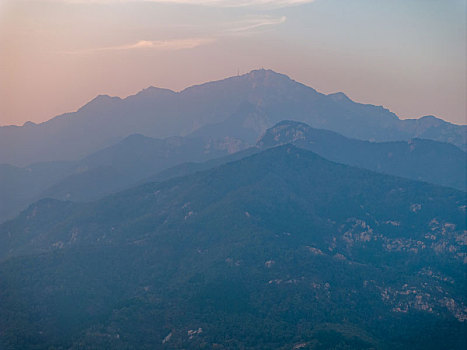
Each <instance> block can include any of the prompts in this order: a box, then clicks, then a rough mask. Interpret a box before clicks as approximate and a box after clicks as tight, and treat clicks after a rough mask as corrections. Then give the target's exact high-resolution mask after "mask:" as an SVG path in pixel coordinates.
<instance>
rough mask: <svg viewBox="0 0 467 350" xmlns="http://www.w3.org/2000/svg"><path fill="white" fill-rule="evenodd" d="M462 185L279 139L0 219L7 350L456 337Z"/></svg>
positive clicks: (436, 345)
mask: <svg viewBox="0 0 467 350" xmlns="http://www.w3.org/2000/svg"><path fill="white" fill-rule="evenodd" d="M465 205H466V203H465V193H463V192H459V191H456V190H452V189H449V188H443V187H437V186H433V185H429V184H426V183H421V182H416V181H410V180H405V179H401V178H397V177H391V176H387V175H382V174H377V173H373V172H370V171H367V170H362V169H358V168H352V167H349V166H345V165H341V164H336V163H333V162H330V161H327V160H325V159H323V158H321V157H319V156H317V155H316V154H314V153H311V152H309V151H306V150H301V149H297V148H295V147H293V146H289V145H287V146H282V147H276V148H273V149H269V150H266V151H264V152H261V153H259V154H255V155H252V156H250V157H246V158H244V159H241V160H238V161H235V162H231V163H228V164H225V165H221V166H219V167H216V168H214V169H211V170H208V171H204V172H199V173H195V174H193V175H189V176H186V177H180V178H175V179H171V180H168V181H166V182H162V183H158V184H156V183H151V184H146V185H143V186H140V187H137V188H134V189H131V190H128V191H125V192H122V193H119V194H116V195H112V196H109V197H106V198H104V199H102V200H99V201H97V202H94V203H88V204H74V203H71V202H60V201H56V200H43V201H41V202H38V203H35V204H34V205H32V206H31V207H29V208H28V210H26V211H24V212H23V213H22V214H21V215H20V216H19V217H18V218H16V219H15V220H13V221H10V222H7V223H5V224H3V225H1V226H0V247H1V248H0V249H1V251H0V257H1V259H2V262H1V264H0V283H1V286H0V293H1V294H0V309H1V310H2V313H0V337H1V339H2V341H3V344H4V345H5V347H6V348H15V347H16V348H18V347H20V348H24V349H33V348H48V347H52V346H53V347H55V348H64V349H65V348H66V349H68V348H72V349H83V348H84V349H98V348H113V349H154V348H156V349H157V348H162V349H164V348H167V349H170V348H175V349H182V348H209V349H210V348H219V349H222V348H224V349H244V348H249V349H271V348H277V349H291V348H294V347H295V348H296V349H300V348H302V349H306V348H308V349H329V348H334V349H364V348H367V349H374V348H378V349H379V348H381V349H406V348H413V349H427V348H432V349H446V348H448V349H462V348H463V347H464V346H465V335H466V333H465V332H466V327H465V320H466V315H467V310H466V300H465V293H464V291H465V287H466V276H465V264H466V257H467V252H466V241H465V239H466V238H465V228H466V227H465Z"/></svg>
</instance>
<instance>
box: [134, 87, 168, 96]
mask: <svg viewBox="0 0 467 350" xmlns="http://www.w3.org/2000/svg"><path fill="white" fill-rule="evenodd" d="M174 94H176V92H175V91H172V90H170V89H164V88H159V87H155V86H148V87H147V88H145V89H143V90H141V91H140V92H138V93H137V94H136V95H135V96H140V97H159V96H160V97H165V96H170V95H174Z"/></svg>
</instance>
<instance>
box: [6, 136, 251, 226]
mask: <svg viewBox="0 0 467 350" xmlns="http://www.w3.org/2000/svg"><path fill="white" fill-rule="evenodd" d="M242 147H244V145H243V144H242V143H241V142H239V141H238V140H233V139H217V140H215V139H213V138H211V139H208V140H205V139H201V138H189V137H185V138H182V137H171V138H167V139H164V140H161V139H154V138H149V137H145V136H143V135H130V136H128V137H127V138H125V139H124V140H122V141H120V142H118V143H116V144H115V145H112V146H109V147H106V148H104V149H102V150H99V151H97V152H95V153H93V154H91V155H89V156H87V157H85V158H83V159H81V160H80V161H76V162H48V163H37V164H33V165H31V166H27V167H22V168H21V167H15V166H12V165H0V194H1V200H0V221H3V220H5V219H8V218H11V217H13V216H16V215H17V214H18V213H19V212H20V211H21V210H23V209H25V208H26V207H27V206H28V205H29V204H31V203H32V202H34V201H36V200H38V199H41V198H45V197H50V198H56V199H63V200H73V201H88V200H93V199H97V198H101V197H103V196H104V195H107V194H110V193H114V192H117V191H119V190H122V189H125V188H128V187H131V186H133V185H135V184H137V183H138V182H139V181H141V180H142V179H145V178H147V177H149V176H150V175H153V174H155V173H158V172H160V171H162V170H165V169H167V168H170V167H173V166H175V165H178V164H180V163H184V162H188V161H198V162H203V161H206V160H209V159H211V158H217V157H220V156H223V155H227V154H229V153H231V152H234V151H238V150H240V149H242Z"/></svg>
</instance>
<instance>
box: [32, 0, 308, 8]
mask: <svg viewBox="0 0 467 350" xmlns="http://www.w3.org/2000/svg"><path fill="white" fill-rule="evenodd" d="M36 1H43V0H36ZM48 1H51V0H48ZM52 1H56V2H68V3H129V2H134V3H137V2H154V3H166V4H185V5H199V6H212V7H267V8H281V7H290V6H297V5H303V4H307V3H311V2H313V1H315V0H52Z"/></svg>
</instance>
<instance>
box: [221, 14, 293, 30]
mask: <svg viewBox="0 0 467 350" xmlns="http://www.w3.org/2000/svg"><path fill="white" fill-rule="evenodd" d="M286 20H287V18H286V17H285V16H281V17H272V16H260V17H256V18H250V19H246V20H244V21H240V22H234V23H232V27H231V28H229V29H227V32H231V33H240V32H248V31H251V30H254V29H258V28H262V27H268V26H274V25H279V24H282V23H284V22H285V21H286Z"/></svg>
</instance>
